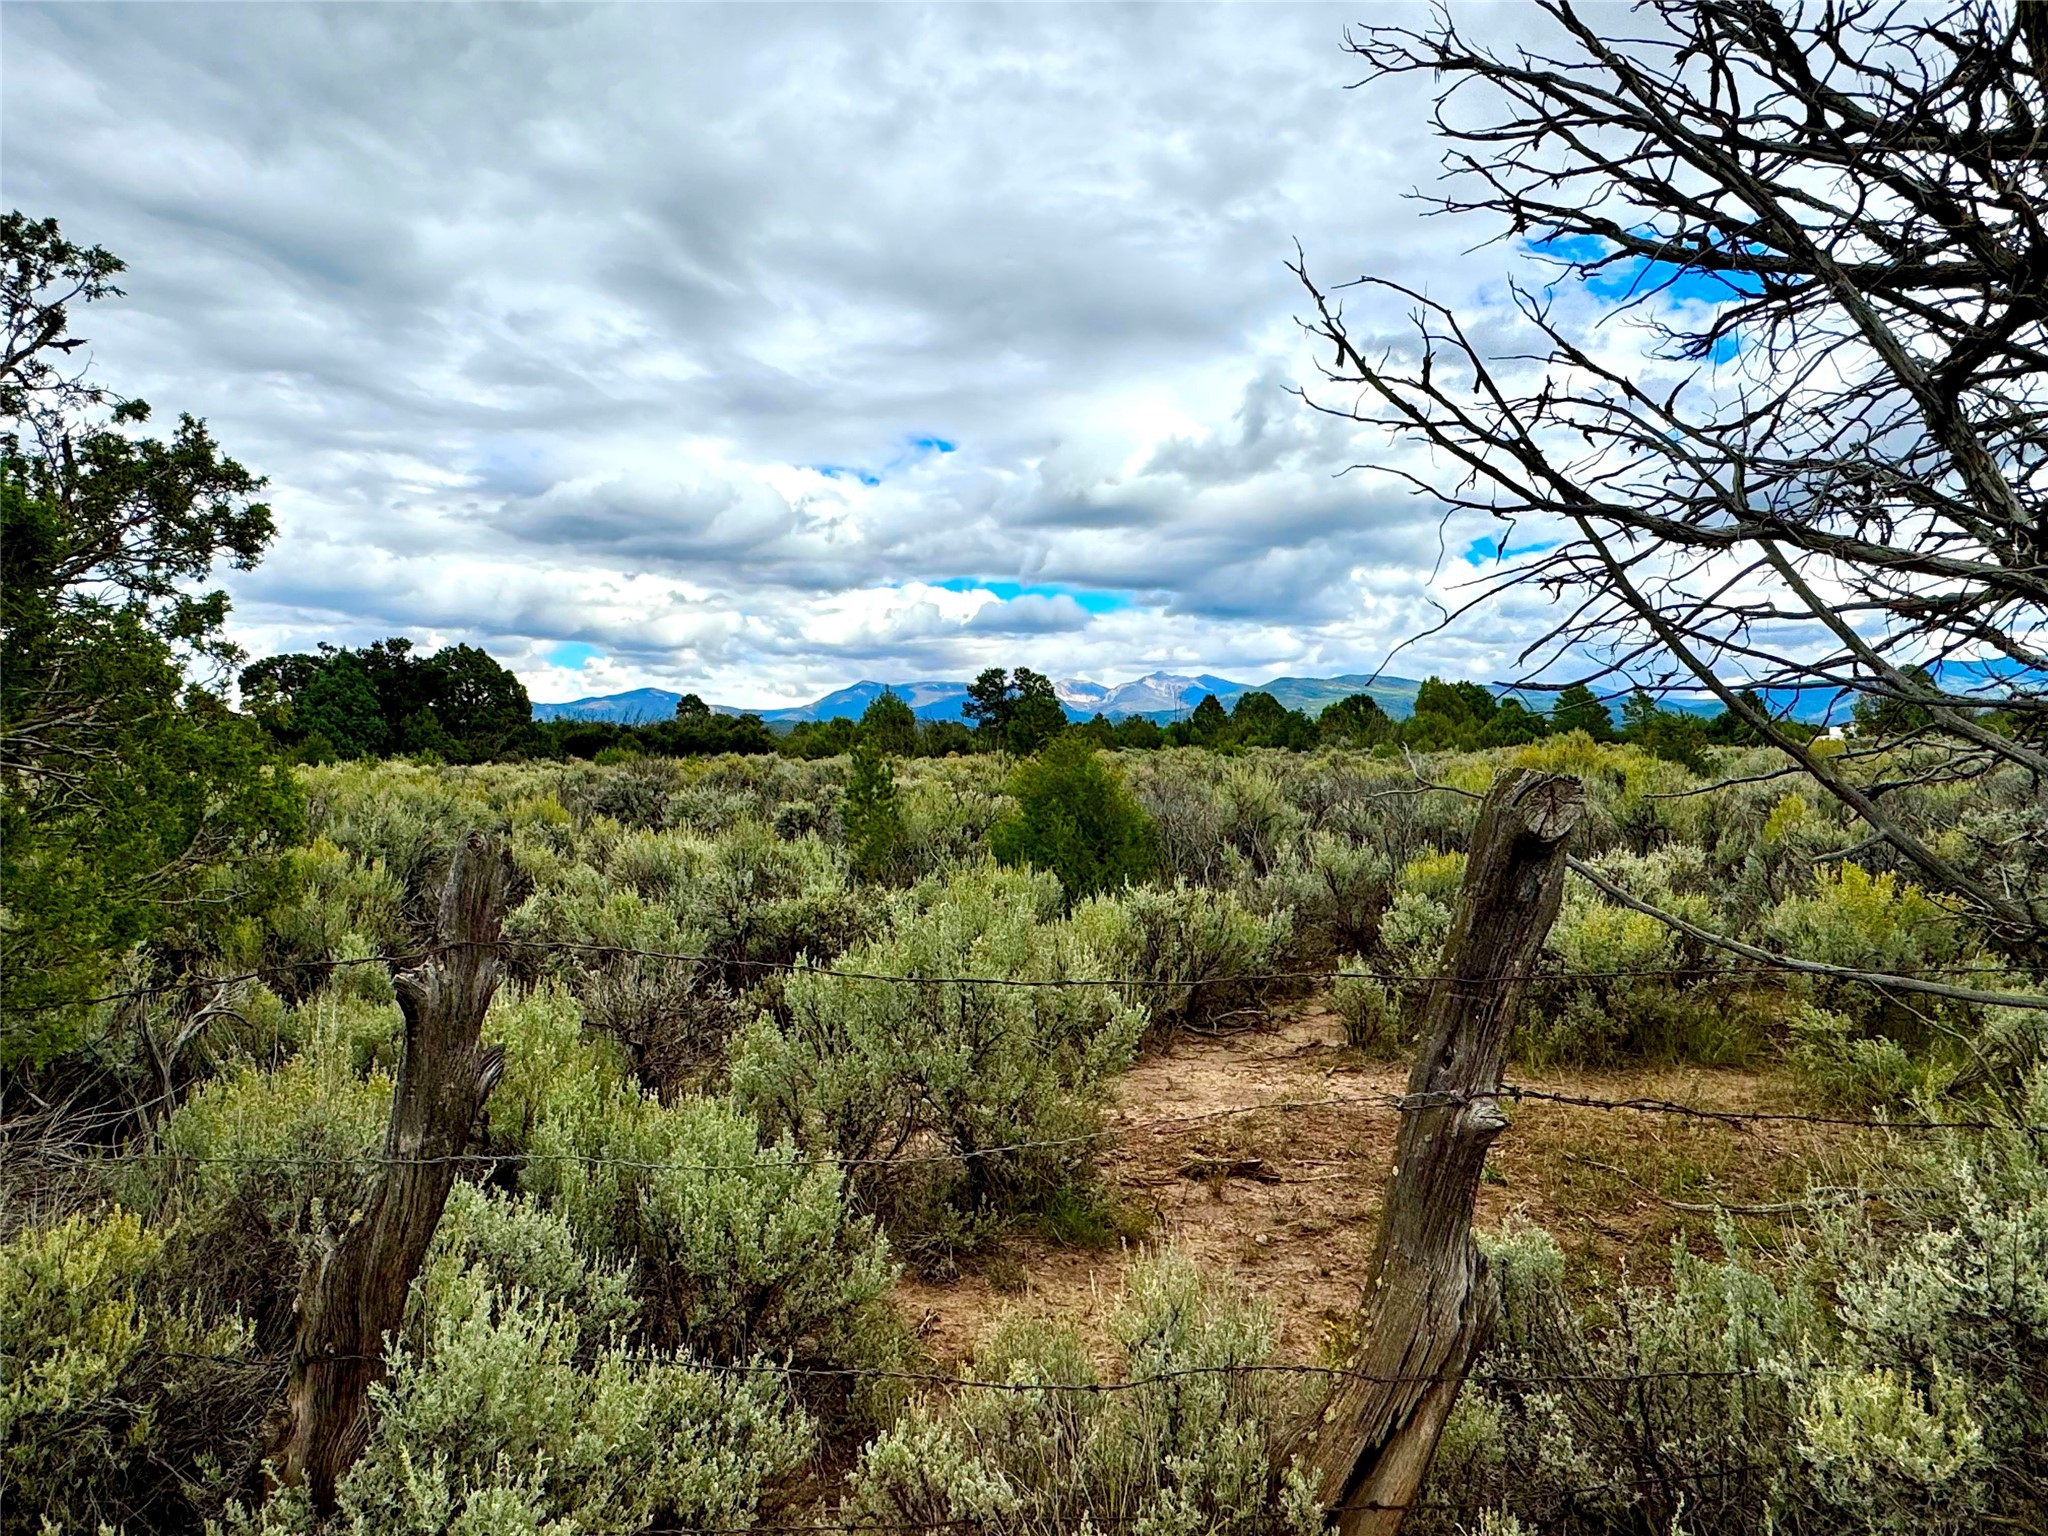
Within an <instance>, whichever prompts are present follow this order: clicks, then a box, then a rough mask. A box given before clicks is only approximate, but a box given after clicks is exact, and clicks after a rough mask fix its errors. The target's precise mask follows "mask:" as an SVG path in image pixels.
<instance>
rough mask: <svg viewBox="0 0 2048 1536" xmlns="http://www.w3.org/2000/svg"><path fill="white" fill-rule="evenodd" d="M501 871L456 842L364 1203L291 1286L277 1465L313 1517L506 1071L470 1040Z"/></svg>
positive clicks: (342, 1466) (346, 1453) (405, 998)
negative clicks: (288, 1363) (380, 1154)
mask: <svg viewBox="0 0 2048 1536" xmlns="http://www.w3.org/2000/svg"><path fill="white" fill-rule="evenodd" d="M511 873H512V871H511V858H510V856H509V854H508V853H507V852H506V851H505V850H504V849H503V848H502V847H494V846H493V845H492V843H491V841H490V840H489V839H488V838H486V837H485V836H484V835H483V834H482V833H480V832H475V833H471V834H470V836H469V838H468V840H467V841H466V842H465V843H464V844H463V845H462V847H461V848H460V849H458V850H457V852H456V855H455V862H454V866H453V868H451V869H450V870H449V872H448V886H447V889H446V890H445V891H444V892H443V893H442V896H441V910H440V917H439V923H438V935H437V936H438V939H439V944H438V945H437V948H436V952H435V953H434V954H433V955H431V956H430V957H429V958H428V959H427V960H426V961H425V963H423V964H422V965H420V966H418V967H416V968H415V969H413V970H410V971H406V972H404V973H402V974H401V975H399V976H398V978H397V989H398V1003H399V1007H400V1009H401V1010H402V1012H403V1013H404V1015H405V1054H404V1056H403V1058H402V1059H401V1060H400V1062H399V1068H398V1085H397V1088H396V1090H395V1092H394V1093H393V1095H392V1100H391V1123H390V1125H389V1127H388V1128H387V1129H386V1131H385V1134H384V1155H385V1158H386V1165H385V1167H384V1169H383V1173H382V1176H381V1178H380V1179H379V1180H378V1183H377V1187H376V1191H375V1193H374V1194H372V1195H371V1197H370V1201H369V1204H368V1206H367V1207H366V1208H365V1209H364V1211H363V1212H362V1214H361V1215H360V1216H359V1217H357V1219H356V1220H355V1221H354V1222H353V1223H351V1224H350V1226H349V1227H348V1229H347V1231H346V1232H344V1233H343V1234H342V1237H341V1239H340V1241H339V1242H338V1243H331V1244H329V1245H327V1246H325V1247H324V1248H323V1249H322V1250H321V1251H320V1252H319V1253H318V1254H317V1255H316V1256H315V1258H314V1260H313V1262H312V1264H311V1265H310V1267H309V1268H308V1269H307V1271H306V1276H305V1279H304V1281H303V1282H302V1284H301V1286H300V1290H299V1329H298V1341H297V1345H296V1348H295V1349H294V1351H293V1355H292V1367H291V1377H290V1380H289V1383H288V1384H287V1387H286V1390H285V1402H284V1423H283V1425H282V1428H281V1432H280V1434H279V1436H278V1445H279V1449H278V1454H277V1456H276V1458H275V1465H276V1467H277V1470H278V1476H279V1478H280V1480H281V1481H282V1482H283V1483H284V1484H286V1485H287V1486H296V1485H299V1484H301V1483H303V1484H304V1485H305V1486H306V1489H307V1491H308V1492H309V1493H310V1494H311V1496H312V1499H313V1503H314V1505H315V1507H316V1508H318V1509H320V1510H322V1511H327V1510H331V1509H332V1508H333V1507H334V1496H335V1485H336V1484H337V1483H338V1482H339V1481H340V1479H341V1476H342V1474H343V1473H345V1472H346V1471H347V1470H348V1469H349V1467H350V1466H352V1465H353V1464H354V1462H355V1460H356V1458H357V1457H358V1456H360V1455H361V1454H362V1450H363V1446H364V1445H365V1443H367V1441H368V1438H369V1430H370V1425H369V1416H368V1414H367V1412H366V1410H365V1404H366V1400H367V1398H368V1395H369V1391H370V1387H371V1385H372V1384H373V1383H374V1382H376V1381H377V1380H379V1379H380V1378H381V1377H382V1376H383V1374H384V1345H385V1339H386V1336H387V1335H388V1334H390V1333H391V1332H393V1331H394V1330H396V1329H397V1327H398V1325H399V1323H400V1321H401V1320H402V1318H403V1316H404V1313H405V1298H406V1293H407V1291H408V1290H409V1289H410V1288H411V1286H412V1282H413V1277H414V1276H415V1275H417V1274H418V1273H419V1270H420V1265H421V1263H422V1262H423V1261H424V1259H425V1258H426V1253H427V1247H428V1245H429V1244H430V1243H431V1242H432V1241H433V1239H434V1229H435V1228H436V1227H437V1226H438V1225H439V1224H440V1221H441V1211H442V1208H443V1206H445V1205H446V1203H447V1200H448V1191H449V1189H450V1187H451V1186H452V1185H453V1184H454V1182H455V1175H456V1171H457V1162H458V1160H459V1159H460V1158H461V1156H462V1154H463V1153H464V1152H465V1151H466V1150H467V1149H468V1146H469V1137H470V1132H471V1128H472V1126H473V1125H474V1123H475V1121H476V1117H477V1114H478V1112H479V1111H480V1110H481V1109H482V1108H483V1104H484V1100H485V1099H486V1098H487V1097H488V1096H489V1094H490V1091H491V1089H492V1088H493V1087H494V1086H496V1084H497V1081H498V1076H499V1074H500V1072H501V1071H502V1070H503V1067H504V1053H503V1052H502V1051H500V1050H499V1049H497V1048H496V1047H486V1046H483V1045H481V1044H480V1043H479V1039H478V1037H479V1034H480V1033H481V1031H482V1027H483V1021H484V1014H485V1012H486V1011H487V1010H488V1009H489V1008H490V1005H491V998H492V996H493V995H494V994H495V993H496V992H497V990H498V983H499V982H500V981H501V980H502V979H503V977H504V967H503V965H502V963H501V961H500V959H499V956H498V948H497V943H498V935H499V931H500V929H501V927H502V926H503V923H504V920H505V895H506V891H507V889H508V888H509V886H510V884H511Z"/></svg>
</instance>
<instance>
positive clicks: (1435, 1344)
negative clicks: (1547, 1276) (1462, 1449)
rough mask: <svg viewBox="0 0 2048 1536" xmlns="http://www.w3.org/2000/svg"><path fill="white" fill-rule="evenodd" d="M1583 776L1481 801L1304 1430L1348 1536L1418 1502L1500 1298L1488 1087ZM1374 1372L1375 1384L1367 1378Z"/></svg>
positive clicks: (1539, 940) (1308, 1453) (1307, 1457)
mask: <svg viewBox="0 0 2048 1536" xmlns="http://www.w3.org/2000/svg"><path fill="white" fill-rule="evenodd" d="M1584 808H1585V797H1584V791H1583V789H1582V788H1581V786H1580V784H1579V781H1578V780H1577V779H1574V778H1568V777H1565V776H1562V775H1557V774H1543V773H1534V772H1531V771H1528V770H1525V769H1516V770H1512V771H1510V772H1507V773H1503V774H1502V775H1501V776H1500V777H1499V778H1497V779H1496V780H1495V781H1494V784H1493V788H1492V789H1491V790H1490V791H1489V792H1488V794H1487V796H1486V799H1485V802H1484V804H1482V805H1481V807H1480V810H1479V824H1478V826H1477V827H1476V828H1475V829H1474V831H1473V834H1472V851H1471V853H1470V855H1469V856H1468V858H1467V860H1466V865H1465V883H1464V887H1463V889H1462V890H1461V891H1460V892H1459V895H1458V907H1457V911H1456V913H1455V914H1454V915H1453V917H1452V920H1451V931H1450V934H1449V936H1448V937H1447V938H1446V939H1445V941H1444V952H1443V961H1442V964H1441V965H1439V966H1438V971H1439V973H1440V974H1439V975H1438V977H1437V979H1436V980H1435V981H1434V982H1433V983H1432V984H1431V986H1430V990H1429V994H1428V997H1427V1000H1426V1002H1425V1003H1424V1005H1423V1011H1422V1017H1421V1020H1420V1024H1421V1028H1420V1029H1419V1031H1418V1037H1419V1039H1418V1044H1417V1048H1416V1057H1415V1067H1414V1070H1413V1071H1412V1072H1410V1073H1409V1076H1408V1096H1407V1099H1406V1101H1405V1102H1404V1104H1403V1106H1402V1116H1401V1130H1400V1135H1399V1138H1398V1140H1397V1141H1396V1143H1395V1151H1394V1176H1393V1179H1392V1181H1391V1182H1390V1183H1389V1184H1388V1186H1387V1194H1386V1201H1385V1204H1384V1206H1383V1208H1382V1211H1381V1217H1380V1236H1379V1247H1378V1251H1377V1253H1376V1254H1375V1255H1374V1259H1373V1272H1372V1278H1371V1281H1370V1282H1369V1285H1368V1288H1367V1290H1366V1295H1365V1315H1364V1318H1363V1324H1364V1327H1363V1330H1362V1332H1361V1335H1360V1339H1361V1342H1360V1345H1359V1351H1358V1354H1357V1356H1356V1357H1355V1358H1354V1360H1353V1361H1352V1369H1353V1370H1354V1371H1355V1372H1356V1373H1357V1375H1356V1376H1353V1377H1347V1378H1344V1379H1343V1380H1342V1381H1341V1382H1340V1384H1339V1386H1338V1387H1337V1388H1336V1389H1335V1390H1334V1391H1333V1392H1332V1394H1331V1396H1330V1399H1329V1401H1328V1403H1327V1405H1326V1406H1325V1408H1324V1411H1323V1414H1322V1416H1321V1418H1320V1420H1319V1421H1318V1422H1317V1423H1316V1424H1314V1425H1313V1426H1312V1427H1311V1429H1310V1430H1309V1431H1308V1433H1307V1435H1306V1436H1305V1437H1304V1438H1305V1439H1306V1440H1307V1444H1306V1446H1305V1448H1304V1450H1303V1453H1302V1459H1303V1463H1304V1466H1305V1468H1306V1470H1307V1471H1308V1472H1309V1474H1310V1476H1311V1477H1312V1479H1313V1480H1314V1482H1315V1484H1316V1486H1317V1487H1318V1489H1319V1491H1320V1494H1321V1497H1322V1500H1323V1504H1324V1507H1325V1508H1327V1509H1329V1510H1330V1511H1331V1512H1332V1513H1333V1514H1334V1515H1335V1516H1336V1521H1337V1529H1338V1530H1339V1531H1341V1532H1343V1533H1344V1536H1365V1533H1370V1536H1391V1533H1392V1532H1394V1531H1396V1530H1397V1529H1398V1528H1399V1527H1400V1524H1401V1520H1402V1517H1403V1516H1404V1515H1405V1514H1406V1513H1407V1511H1408V1507H1409V1505H1410V1504H1412V1503H1413V1502H1414V1500H1415V1496H1416V1493H1417V1491H1418V1490H1419V1489H1420V1488H1421V1486H1422V1479H1423V1477H1424V1476H1425V1475H1426V1474H1427V1473H1428V1471H1429V1463H1430V1459H1431V1458H1432V1457H1433V1456H1434V1455H1435V1454H1436V1443H1437V1438H1438V1436H1439V1435H1440V1434H1441V1433H1442V1432H1443V1426H1444V1420H1445V1419H1446V1418H1448V1417H1449V1415H1450V1411H1451V1404H1452V1403H1453V1402H1454V1401H1455V1400H1456V1398H1457V1395H1458V1389H1459V1387H1460V1386H1462V1385H1463V1383H1464V1379H1465V1374H1466V1372H1467V1371H1468V1370H1469V1369H1470V1367H1471V1364H1472V1360H1473V1358H1474V1356H1476V1355H1477V1354H1478V1353H1479V1351H1480V1350H1481V1349H1482V1348H1484V1346H1485V1344H1486V1341H1487V1334H1488V1332H1489V1330H1490V1329H1491V1327H1492V1321H1493V1311H1494V1306H1495V1301H1494V1293H1493V1282H1492V1279H1491V1277H1490V1276H1489V1275H1488V1274H1487V1272H1486V1261H1485V1260H1484V1259H1483V1258H1482V1257H1481V1256H1480V1253H1479V1249H1478V1246H1477V1245H1476V1244H1475V1243H1474V1242H1473V1240H1472V1207H1473V1201H1474V1199H1475V1198H1476V1196H1477V1195H1478V1191H1479V1176H1480V1172H1481V1169H1482V1168H1483V1167H1484V1165H1485V1162H1486V1150H1487V1148H1488V1147H1489V1146H1490V1145H1491V1144H1492V1142H1493V1138H1494V1137H1495V1136H1497V1135H1499V1134H1500V1132H1501V1130H1502V1129H1503V1128H1504V1127H1505V1126H1506V1124H1507V1121H1506V1120H1505V1119H1504V1118H1503V1117H1502V1115H1501V1113H1500V1109H1499V1106H1498V1104H1497V1103H1496V1101H1495V1097H1494V1095H1495V1094H1496V1093H1497V1091H1498V1090H1499V1087H1500V1074H1501V1066H1502V1063H1503V1060H1504V1058H1505V1056H1506V1053H1507V1038H1508V1031H1509V1029H1510V1028H1511V1027H1512V1026H1513V1024H1514V1020H1515V1015H1516V1013H1517V1011H1518V1010H1519V1009H1520V1007H1521V1002H1522V991H1523V988H1524V986H1525V985H1526V983H1527V981H1528V978H1529V973H1530V971H1531V969H1532V968H1533V966H1534V963H1535V960H1536V956H1537V954H1538V953H1539V952H1540V951H1541V950H1542V948H1543V941H1544V939H1545V938H1546V937H1547V936H1548V935H1549V932H1550V925H1551V923H1552V921H1553V920H1554V919H1555V918H1556V916H1557V909H1558V903H1559V902H1560V900H1561V899H1562V898H1563V893H1564V877H1565V859H1566V849H1565V840H1566V837H1567V836H1568V834H1569V833H1570V832H1571V830H1572V828H1573V827H1574V826H1575V825H1576V824H1577V823H1578V820H1579V816H1580V814H1581V812H1582V811H1583V810H1584ZM1368 1378H1370V1379H1368Z"/></svg>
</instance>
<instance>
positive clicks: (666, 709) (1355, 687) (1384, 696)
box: [533, 662, 2021, 730]
mask: <svg viewBox="0 0 2048 1536" xmlns="http://www.w3.org/2000/svg"><path fill="white" fill-rule="evenodd" d="M2020 670H2021V669H2018V668H2015V667H2012V666H2010V665H2007V664H2004V663H2000V662H1949V663H1946V664H1941V665H1937V667H1936V668H1935V672H1936V674H1937V675H1938V676H1939V677H1940V678H1941V679H1942V681H1943V682H1944V683H1945V684H1947V685H1948V686H1949V687H1952V688H1955V689H1957V690H1958V691H1963V692H1968V691H1970V690H1971V689H1973V688H1976V687H1979V686H1982V685H1983V684H1984V683H1985V682H1987V681H1995V680H2005V679H2008V678H2009V677H2010V676H2012V675H2016V674H2017V673H2018V672H2019V671H2020ZM1421 686H1422V685H1421V684H1420V683H1418V682H1416V681H1415V679H1413V678H1410V677H1387V676H1384V675H1382V676H1379V677H1373V676H1370V675H1367V674H1364V673H1355V672H1353V673H1346V674H1344V675H1343V676H1341V677H1276V678H1274V679H1273V680H1272V681H1271V682H1269V683H1235V682H1232V681H1231V680H1230V679H1229V678H1227V677H1216V676H1213V675H1211V674H1209V673H1207V672H1198V673H1193V674H1184V673H1179V672H1153V673H1150V674H1148V675H1146V676H1144V677H1140V678H1136V679H1134V680H1133V681H1131V682H1128V683H1118V684H1117V685H1116V686H1114V687H1106V686H1104V685H1103V684H1101V683H1091V682H1088V681H1087V680H1085V679H1083V678H1063V679H1059V680H1056V681H1055V682H1054V683H1053V690H1054V692H1056V693H1057V694H1058V695H1059V699H1060V703H1061V704H1062V705H1063V706H1064V707H1065V709H1066V711H1067V718H1068V719H1070V720H1086V719H1089V718H1091V717H1092V716H1094V715H1097V714H1101V715H1107V716H1108V717H1109V718H1110V719H1112V720H1123V719H1126V718H1128V717H1130V716H1132V715H1144V716H1146V717H1147V718H1149V719H1152V720H1157V721H1159V722H1160V723H1161V724H1164V723H1165V722H1167V721H1169V720H1177V719H1181V718H1184V717H1185V716H1186V715H1187V714H1189V713H1190V712H1191V711H1192V710H1193V709H1194V707H1195V706H1196V705H1197V704H1199V703H1201V702H1202V700H1203V699H1204V698H1207V697H1211V696H1213V697H1214V698H1215V699H1216V701H1217V702H1218V703H1219V704H1221V705H1223V707H1224V708H1226V709H1228V708H1229V707H1230V706H1231V705H1232V704H1233V703H1235V702H1236V701H1237V698H1238V696H1239V695H1240V694H1245V693H1250V692H1252V691H1253V690H1254V689H1257V690H1258V691H1260V692H1263V693H1270V694H1272V695H1273V697H1274V698H1276V699H1278V700H1279V701H1280V702H1281V703H1282V704H1284V705H1285V706H1286V707H1287V708H1289V709H1298V710H1301V711H1303V712H1304V713H1306V714H1309V715H1320V714H1321V713H1322V712H1323V711H1324V710H1325V709H1327V708H1329V706H1330V705H1332V704H1334V703H1336V702H1337V700H1339V699H1342V698H1348V697H1350V696H1351V695H1352V694H1354V693H1368V694H1371V695H1372V697H1373V698H1374V699H1376V700H1377V701H1378V702H1379V706H1380V708H1381V709H1383V710H1385V711H1386V712H1387V713H1388V714H1389V715H1390V716H1392V717H1393V718H1394V719H1396V720H1405V719H1407V718H1408V717H1409V716H1410V715H1411V714H1413V713H1414V712H1415V693H1416V690H1417V689H1418V688H1420V687H1421ZM884 688H887V689H889V690H891V691H893V692H894V693H895V694H896V695H897V697H899V698H901V699H903V700H904V701H905V702H906V703H908V704H909V705H910V708H911V712H912V713H913V714H915V715H916V716H917V717H918V718H919V719H920V720H959V719H963V718H965V717H964V715H963V714H962V711H961V706H962V705H964V704H965V703H966V702H967V685H966V684H965V683H950V682H922V683H876V682H859V683H855V684H854V685H853V686H852V687H850V688H839V689H835V690H834V691H833V692H831V693H828V694H826V695H825V696H824V697H823V698H822V699H814V700H812V702H810V703H809V704H795V705H791V706H790V707H788V708H787V709H756V710H742V709H741V708H739V707H738V706H737V705H732V704H714V705H712V706H711V707H712V708H713V709H714V710H716V711H717V712H718V713H719V714H721V715H738V714H756V715H759V716H760V717H761V718H762V719H763V720H764V721H766V722H767V723H768V724H769V725H774V726H781V727H782V728H783V729H785V730H786V729H788V728H789V727H790V726H792V725H795V724H796V723H797V722H798V721H801V720H837V719H858V718H860V715H861V714H862V712H863V711H865V710H866V709H867V707H868V706H869V705H870V704H872V703H874V702H875V700H876V699H877V698H879V697H880V696H881V693H882V690H883V689H884ZM681 697H682V695H681V694H679V693H670V692H669V691H668V690H667V689H666V688H635V689H634V690H633V691H632V692H631V693H612V694H606V695H604V696H603V697H601V698H591V699H573V700H571V701H569V702H568V703H566V704H536V705H534V706H533V717H534V718H535V719H536V720H614V721H618V722H620V723H621V724H627V725H642V724H646V723H647V722H648V721H652V720H667V719H670V718H671V717H673V716H674V714H675V712H676V701H677V700H678V699H680V698H681ZM1523 697H1524V699H1525V701H1526V702H1527V703H1528V704H1529V706H1530V707H1531V708H1532V709H1536V710H1539V711H1542V710H1547V709H1548V708H1549V701H1548V698H1547V696H1545V695H1542V694H1530V695H1524V696H1523ZM1764 697H1765V699H1766V701H1767V702H1768V703H1769V704H1770V705H1771V706H1772V708H1774V709H1781V710H1782V709H1787V708H1788V706H1789V712H1790V713H1791V714H1792V715H1793V716H1794V717H1795V718H1797V719H1801V720H1807V721H1812V722H1816V723H1821V722H1826V721H1828V720H1831V719H1832V720H1835V721H1840V720H1845V719H1847V718H1848V713H1849V710H1848V703H1847V701H1846V700H1845V699H1843V698H1842V697H1841V696H1840V695H1839V694H1837V693H1836V692H1835V691H1834V690H1832V689H1819V688H1810V689H1805V690H1794V689H1785V688H1768V689H1765V690H1764ZM1661 702H1662V704H1663V706H1664V707H1665V708H1666V709H1680V710H1685V711H1687V712H1689V713H1692V714H1703V715H1715V714H1719V713H1720V712H1721V704H1720V701H1719V700H1718V699H1715V698H1712V697H1709V696H1706V695H1704V694H1692V695H1684V694H1667V695H1665V696H1664V698H1663V699H1662V700H1661ZM1609 708H1610V709H1612V710H1613V711H1614V714H1615V718H1616V719H1617V720H1619V719H1620V716H1621V701H1620V700H1619V699H1614V700H1610V701H1609Z"/></svg>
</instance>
